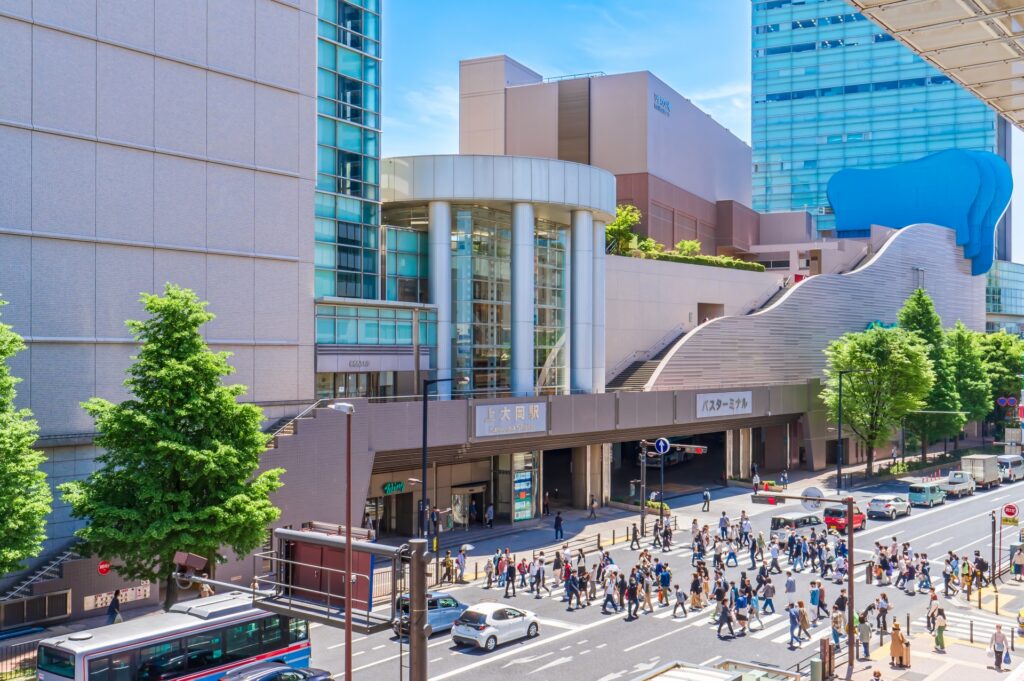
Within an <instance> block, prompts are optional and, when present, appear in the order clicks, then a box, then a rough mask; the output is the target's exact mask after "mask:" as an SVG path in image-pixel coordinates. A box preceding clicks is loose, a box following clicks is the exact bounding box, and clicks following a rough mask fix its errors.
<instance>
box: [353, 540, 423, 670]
mask: <svg viewBox="0 0 1024 681" xmlns="http://www.w3.org/2000/svg"><path fill="white" fill-rule="evenodd" d="M409 549H410V560H409V681H427V639H428V638H430V634H432V633H433V630H432V628H431V626H430V625H429V624H427V565H428V564H429V563H430V554H428V553H427V540H426V539H410V540H409ZM345 678H346V681H348V678H349V677H345Z"/></svg>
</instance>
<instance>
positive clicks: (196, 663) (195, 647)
mask: <svg viewBox="0 0 1024 681" xmlns="http://www.w3.org/2000/svg"><path fill="white" fill-rule="evenodd" d="M221 638H222V634H221V632H220V631H216V632H209V633H205V634H197V635H196V636H189V637H188V638H186V639H185V657H186V658H187V660H188V669H189V671H196V670H199V669H209V668H210V667H215V666H217V665H218V664H220V663H221V660H222V658H223V657H224V651H223V650H222V649H221Z"/></svg>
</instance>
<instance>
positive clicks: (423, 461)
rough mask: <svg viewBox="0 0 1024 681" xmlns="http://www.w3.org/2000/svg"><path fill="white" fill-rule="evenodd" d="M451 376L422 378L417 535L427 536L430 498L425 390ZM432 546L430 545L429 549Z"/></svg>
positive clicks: (431, 548) (447, 380)
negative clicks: (421, 426) (420, 480)
mask: <svg viewBox="0 0 1024 681" xmlns="http://www.w3.org/2000/svg"><path fill="white" fill-rule="evenodd" d="M451 381H452V379H451V378H425V379H423V393H422V398H423V446H422V449H421V450H420V469H421V470H420V474H421V475H422V478H421V479H422V481H423V482H422V485H423V486H422V488H421V489H420V512H419V531H418V532H417V536H419V537H426V536H427V517H428V516H427V513H428V509H429V508H430V498H429V497H427V391H429V390H430V386H432V385H436V384H437V383H446V382H451ZM433 549H434V547H433V546H431V547H430V550H433Z"/></svg>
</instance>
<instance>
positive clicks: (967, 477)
mask: <svg viewBox="0 0 1024 681" xmlns="http://www.w3.org/2000/svg"><path fill="white" fill-rule="evenodd" d="M976 486H977V485H976V484H975V482H974V476H973V475H971V474H970V473H968V472H967V471H950V473H949V477H948V478H946V479H945V480H940V481H939V488H940V489H941V490H942V491H943V492H945V493H946V498H947V499H948V498H949V497H956V498H958V499H959V498H960V497H964V496H968V497H969V496H971V495H972V494H974V489H975V487H976Z"/></svg>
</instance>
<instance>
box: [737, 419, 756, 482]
mask: <svg viewBox="0 0 1024 681" xmlns="http://www.w3.org/2000/svg"><path fill="white" fill-rule="evenodd" d="M752 431H753V429H752V428H740V429H739V438H740V442H739V450H740V451H739V456H738V457H737V461H738V463H739V467H740V468H739V473H738V477H741V478H749V477H750V464H751V463H753V460H754V459H753V454H754V443H753V432H752Z"/></svg>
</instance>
